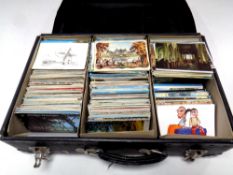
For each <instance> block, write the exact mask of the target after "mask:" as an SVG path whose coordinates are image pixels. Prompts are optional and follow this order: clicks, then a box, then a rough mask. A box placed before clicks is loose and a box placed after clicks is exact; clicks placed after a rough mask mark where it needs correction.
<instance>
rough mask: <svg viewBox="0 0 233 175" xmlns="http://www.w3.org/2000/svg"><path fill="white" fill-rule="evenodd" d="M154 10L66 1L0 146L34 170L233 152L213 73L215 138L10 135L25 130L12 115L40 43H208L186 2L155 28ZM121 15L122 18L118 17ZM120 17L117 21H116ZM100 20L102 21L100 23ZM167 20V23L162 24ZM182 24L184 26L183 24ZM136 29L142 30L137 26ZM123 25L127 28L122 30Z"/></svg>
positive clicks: (138, 4) (232, 121)
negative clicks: (86, 161)
mask: <svg viewBox="0 0 233 175" xmlns="http://www.w3.org/2000/svg"><path fill="white" fill-rule="evenodd" d="M163 3H166V2H164V1H163V2H161V4H160V5H164V4H163ZM154 5H155V3H154V2H150V1H146V2H145V1H130V0H129V1H127V2H125V1H124V3H123V2H121V1H117V2H115V1H111V2H108V3H107V2H105V1H101V2H100V1H85V2H84V1H80V2H79V3H77V4H75V5H74V2H72V1H64V2H63V4H62V5H61V7H60V9H59V11H58V15H57V17H56V20H55V24H54V29H53V33H54V35H49V34H48V35H41V36H38V37H37V38H36V41H35V44H34V46H33V49H32V52H31V54H30V57H29V60H28V62H27V64H26V67H25V70H24V73H23V75H22V78H21V80H20V82H19V85H18V88H17V91H16V93H15V96H14V98H13V100H12V103H11V105H10V108H9V111H8V113H7V116H6V118H5V121H4V124H3V126H2V129H1V140H2V141H4V142H6V143H8V144H10V145H12V146H14V147H16V148H17V149H18V150H20V151H26V152H33V153H35V165H34V166H35V167H38V166H40V164H41V160H43V159H45V158H46V156H47V155H48V154H50V153H56V152H59V153H62V152H69V153H91V154H96V155H98V156H99V157H100V158H102V159H104V160H108V161H110V162H114V163H120V164H125V165H126V164H133V165H141V164H148V163H154V162H159V161H161V160H164V159H165V158H166V157H167V156H168V155H182V156H184V157H185V158H186V159H187V160H194V159H196V158H197V157H201V156H210V155H217V154H221V153H222V152H224V151H226V150H228V149H230V148H232V147H233V132H232V131H233V116H232V113H231V111H230V107H229V105H228V102H227V100H226V97H225V94H224V91H223V88H222V85H221V82H220V80H219V77H218V74H217V71H216V70H215V69H214V78H213V79H211V80H208V81H206V82H205V83H206V84H205V85H206V87H207V89H208V90H209V91H210V92H211V93H212V94H213V100H214V102H215V103H216V106H217V107H216V108H217V109H216V130H217V133H216V137H214V138H210V137H205V138H204V139H203V138H195V139H188V138H175V139H174V138H169V137H167V138H160V137H159V136H158V134H156V133H158V129H157V126H156V125H157V124H155V128H153V130H154V132H155V135H153V134H152V136H151V137H144V136H138V137H136V138H133V137H130V136H126V137H125V136H124V137H121V136H110V137H95V136H87V135H85V133H83V132H84V131H82V127H81V130H80V134H79V135H80V137H62V136H59V137H58V136H53V137H51V136H50V137H33V136H27V137H25V136H21V137H17V136H14V134H10V133H11V130H12V129H13V133H14V132H17V131H22V130H23V129H22V128H21V126H20V125H18V122H17V121H14V120H15V119H14V114H13V113H12V112H13V111H14V108H15V105H16V104H17V101H18V99H19V98H22V97H21V96H22V89H23V86H24V84H25V82H26V81H27V79H28V75H29V71H30V66H31V64H32V60H33V58H34V57H33V56H34V53H35V51H36V49H37V46H38V43H39V41H40V40H41V39H42V38H46V37H58V38H59V37H71V38H72V37H81V38H84V39H86V40H88V41H89V40H92V39H93V36H95V35H96V34H95V33H107V34H109V33H111V34H112V33H117V34H120V33H121V34H122V33H124V34H122V35H124V36H126V35H128V34H131V35H135V36H136V35H140V36H144V37H146V38H147V39H148V40H153V38H155V37H159V36H169V37H181V38H182V37H187V38H198V39H200V40H202V41H205V39H204V37H203V36H201V35H200V34H197V33H196V29H195V24H194V21H193V18H192V15H191V13H190V11H189V9H188V7H187V5H186V3H185V2H184V1H177V2H176V3H173V2H170V6H169V7H170V9H171V10H170V11H172V10H173V8H174V6H176V7H177V8H179V9H180V10H177V11H176V12H178V13H176V15H173V16H169V15H171V14H172V12H171V14H167V15H165V17H163V19H159V21H158V22H157V23H156V24H157V25H155V24H153V22H151V21H153V20H155V19H158V16H159V15H160V12H159V11H157V12H155V11H154V10H153V6H154ZM156 5H158V4H156ZM76 7H79V9H80V11H79V10H71V9H72V8H74V9H76ZM177 8H176V9H177ZM87 9H89V11H90V14H87V16H86V17H85V18H83V19H80V21H79V22H80V23H78V24H74V21H73V20H72V18H73V16H80V15H81V14H82V13H84V12H85V10H87ZM100 11H101V12H100ZM119 11H121V12H122V13H117V12H119ZM168 11H169V10H168ZM129 12H130V13H129ZM136 12H140V13H139V14H140V15H138V16H139V18H137V19H133V22H132V24H131V23H130V24H129V23H128V22H127V20H129V19H132V18H133V17H134V16H135V13H136ZM116 13H117V14H118V15H116ZM184 14H185V16H184ZM101 17H103V18H104V19H103V20H98V19H100V18H101ZM119 17H122V20H121V21H119V23H118V22H117V23H116V22H114V23H113V22H112V23H109V19H110V18H111V19H116V20H117V19H118V20H119ZM164 18H165V19H169V20H167V21H166V23H164V20H165V19H164ZM181 18H182V19H183V20H180V19H181ZM98 22H100V23H98ZM135 23H138V24H137V25H134V24H135ZM106 24H108V25H106ZM120 24H121V26H124V27H119V25H120ZM103 26H105V27H103ZM106 26H107V27H106ZM159 26H161V27H159ZM58 33H60V34H58ZM63 33H66V34H63ZM68 33H76V34H68ZM77 33H78V35H77ZM80 33H82V34H80ZM132 33H137V34H132ZM158 33H167V34H158ZM97 35H98V34H97ZM84 103H85V102H84ZM84 115H85V114H84Z"/></svg>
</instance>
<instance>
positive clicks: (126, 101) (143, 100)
mask: <svg viewBox="0 0 233 175" xmlns="http://www.w3.org/2000/svg"><path fill="white" fill-rule="evenodd" d="M89 77H90V102H89V104H88V113H89V116H88V119H87V131H88V132H118V131H147V130H149V125H150V116H151V111H150V110H151V105H150V97H149V82H148V73H146V72H137V73H124V74H121V73H115V74H114V73H113V74H110V73H108V74H103V73H102V74H98V73H90V74H89Z"/></svg>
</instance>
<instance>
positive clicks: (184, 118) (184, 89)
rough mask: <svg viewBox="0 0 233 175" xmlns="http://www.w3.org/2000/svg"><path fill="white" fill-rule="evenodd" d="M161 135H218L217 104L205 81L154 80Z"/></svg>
mask: <svg viewBox="0 0 233 175" xmlns="http://www.w3.org/2000/svg"><path fill="white" fill-rule="evenodd" d="M154 95H155V99H156V100H155V103H156V108H157V117H158V122H159V128H160V135H161V136H164V135H174V134H181V135H201V136H215V105H214V104H213V101H212V99H211V95H210V94H209V92H208V91H206V90H204V87H203V85H202V84H170V83H163V84H158V83H154Z"/></svg>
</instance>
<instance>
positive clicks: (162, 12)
mask: <svg viewBox="0 0 233 175" xmlns="http://www.w3.org/2000/svg"><path fill="white" fill-rule="evenodd" d="M55 33H144V34H145V33H196V27H195V22H194V19H193V16H192V13H191V11H190V9H189V7H188V5H187V3H186V1H185V0H176V1H169V0H162V1H161V0H160V1H155V0H154V1H153V0H80V1H75V0H63V2H62V4H61V6H60V8H59V10H58V12H57V16H56V19H55V22H54V26H53V34H55Z"/></svg>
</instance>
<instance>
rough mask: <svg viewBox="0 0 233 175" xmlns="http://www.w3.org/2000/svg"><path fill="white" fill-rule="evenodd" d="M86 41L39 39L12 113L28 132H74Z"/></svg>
mask: <svg viewBox="0 0 233 175" xmlns="http://www.w3.org/2000/svg"><path fill="white" fill-rule="evenodd" d="M87 53H88V43H77V42H75V41H72V40H45V41H42V42H41V43H40V46H39V50H38V53H37V55H36V60H35V63H34V65H33V70H32V74H31V76H30V79H29V83H28V87H27V88H26V93H25V95H24V98H23V101H22V104H21V105H20V106H18V107H17V108H16V110H15V113H16V114H17V115H18V116H19V117H20V118H21V119H22V120H23V121H24V122H25V126H26V128H27V129H28V130H29V131H32V132H77V129H78V127H79V121H80V115H81V108H82V101H83V100H82V99H83V92H84V81H85V66H86V59H87Z"/></svg>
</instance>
